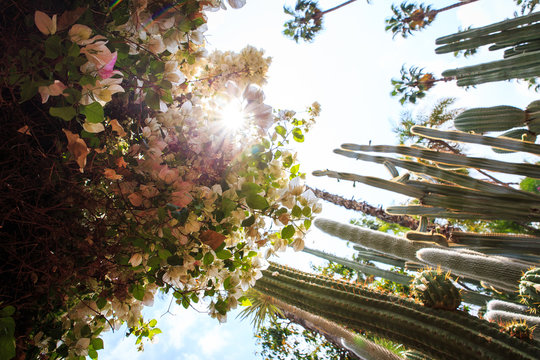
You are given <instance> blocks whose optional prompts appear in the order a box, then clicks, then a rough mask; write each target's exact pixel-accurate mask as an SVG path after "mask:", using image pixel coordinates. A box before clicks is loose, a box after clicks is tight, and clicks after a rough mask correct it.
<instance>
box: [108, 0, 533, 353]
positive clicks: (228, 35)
mask: <svg viewBox="0 0 540 360" xmlns="http://www.w3.org/2000/svg"><path fill="white" fill-rule="evenodd" d="M294 2H295V1H284V0H247V4H246V5H245V6H244V7H243V8H241V9H238V10H234V9H228V10H227V11H219V12H216V13H210V14H209V16H208V27H209V30H208V32H207V33H206V37H207V48H208V50H209V51H211V50H214V49H219V50H233V51H239V50H241V49H242V48H243V47H245V46H246V45H252V46H254V47H256V48H262V49H264V50H265V54H266V55H267V56H271V57H272V65H271V67H270V71H269V73H268V83H267V84H266V85H265V86H264V88H263V90H264V91H265V94H266V101H265V102H266V103H267V104H270V105H272V106H274V107H275V108H279V109H291V110H295V111H297V112H298V113H299V115H301V112H302V111H304V109H305V108H306V107H307V106H309V105H310V104H311V103H313V101H318V102H319V103H320V104H321V106H322V114H321V117H320V118H319V120H318V122H317V124H315V126H314V127H313V128H312V130H311V131H310V132H309V133H308V134H307V135H306V141H305V142H304V143H303V144H301V145H299V146H298V147H297V148H296V150H297V151H298V157H299V160H300V163H301V169H300V170H301V171H302V172H305V173H307V174H308V175H307V178H306V183H307V184H309V185H310V186H312V187H316V188H320V189H325V190H327V191H330V192H332V193H336V194H340V195H343V196H345V197H347V198H351V197H354V198H355V199H357V200H365V201H367V202H368V203H370V204H372V205H381V206H388V205H392V204H399V203H402V202H403V201H405V200H406V198H404V197H402V196H397V195H396V194H394V193H390V192H386V191H383V190H379V189H376V188H372V187H367V186H364V185H361V184H357V185H356V187H353V186H352V184H351V183H348V182H343V181H342V182H339V183H338V182H336V181H335V180H331V179H326V178H316V177H313V176H311V175H310V174H311V172H312V171H314V170H323V169H327V168H329V169H332V170H338V171H345V172H354V173H358V174H361V175H371V176H378V177H382V178H385V179H389V178H390V175H389V174H388V173H387V171H386V170H385V169H384V167H383V166H381V165H376V164H371V163H364V162H358V161H357V162H355V161H353V160H351V159H346V158H343V157H340V156H338V155H335V154H333V153H332V150H333V149H334V148H338V147H339V145H340V144H342V143H346V142H348V143H357V144H367V143H368V142H369V141H371V143H372V144H374V145H389V144H396V143H397V140H396V136H395V134H394V133H392V128H393V126H395V125H396V124H397V122H398V120H399V118H400V113H401V112H402V111H404V110H410V111H412V112H413V113H422V112H424V113H426V112H429V110H430V109H431V108H432V106H433V105H434V104H435V102H436V101H437V99H440V98H442V97H456V98H457V99H458V100H457V102H456V107H459V108H467V107H487V106H495V105H513V106H517V107H521V108H524V107H525V106H526V105H527V104H529V103H530V102H531V101H533V100H537V99H538V98H540V96H539V95H538V94H537V93H534V92H532V91H530V90H528V89H527V87H526V85H525V84H518V83H516V82H515V81H512V82H497V83H493V84H483V85H479V86H478V87H477V88H473V89H470V90H468V91H465V90H464V89H461V88H458V87H457V86H456V85H455V84H454V83H453V82H450V83H446V84H438V85H436V86H435V87H434V88H433V89H431V90H430V91H429V93H428V96H427V97H426V98H425V99H423V100H421V101H420V102H419V103H418V104H417V105H416V106H408V107H405V108H404V107H402V106H401V105H400V104H399V102H398V100H397V99H396V98H392V97H390V95H389V94H390V91H391V84H390V80H391V78H392V77H398V76H399V70H400V69H401V66H402V65H403V64H404V63H405V64H407V65H408V66H410V65H415V66H419V67H424V68H425V69H426V70H429V71H431V72H434V73H435V74H436V75H439V74H440V73H441V72H442V71H443V70H446V69H449V68H455V67H458V66H466V65H472V64H477V63H480V62H483V61H489V60H494V59H498V58H500V57H501V56H502V55H501V54H500V52H495V53H494V52H488V51H487V49H481V51H480V53H479V54H478V55H476V56H474V57H471V58H467V59H464V58H454V57H453V56H452V54H445V55H435V52H434V48H435V39H436V38H438V37H440V36H444V35H448V34H451V33H454V32H456V31H457V30H458V28H465V27H467V26H469V25H474V26H475V27H477V26H482V25H487V24H489V23H492V22H495V21H501V20H504V19H505V18H508V17H512V14H513V12H514V11H516V10H518V7H517V6H515V3H514V1H512V0H496V1H488V0H481V1H478V2H475V3H472V4H469V5H466V6H462V7H461V8H459V9H457V10H451V11H449V12H447V13H442V14H440V15H439V16H438V18H437V19H436V20H435V22H434V23H433V25H432V26H430V27H428V28H427V29H425V30H424V31H422V32H420V33H416V34H415V35H414V36H412V37H410V38H409V39H401V38H398V37H396V39H395V40H392V36H391V34H389V33H386V32H385V31H384V20H385V18H387V17H388V16H389V15H390V4H391V2H390V1H383V0H373V1H371V2H372V4H370V5H368V4H367V3H366V2H365V1H363V0H359V1H357V2H355V3H353V4H351V5H348V6H346V7H344V8H342V9H339V10H337V11H335V12H332V13H329V14H328V15H327V16H325V19H324V30H323V31H322V33H321V34H319V35H318V36H317V37H316V38H315V41H314V42H313V43H308V44H306V43H300V44H296V43H295V42H294V41H292V40H289V39H287V38H285V37H284V36H283V35H282V33H281V31H282V27H283V23H284V21H286V20H287V17H286V15H285V14H284V13H283V10H282V8H283V5H284V3H287V4H291V5H292V4H294ZM341 2H342V0H320V2H319V4H320V7H321V8H322V9H323V10H324V9H328V8H331V7H333V6H335V5H338V4H340V3H341ZM454 2H457V0H450V1H441V0H440V1H433V3H435V4H434V6H433V7H434V8H437V7H443V6H446V5H450V4H452V3H454ZM396 3H397V2H396ZM427 3H430V2H427ZM486 155H489V154H488V153H486ZM509 159H510V158H509ZM503 160H504V159H503ZM323 205H324V206H323V212H322V214H321V215H320V216H321V217H327V218H331V219H333V220H337V221H342V222H347V221H348V220H349V219H351V218H354V217H355V213H354V212H350V211H347V210H344V209H340V208H337V207H336V206H333V205H330V204H323ZM306 244H307V246H309V247H314V248H318V249H322V250H327V251H332V252H334V253H338V254H341V255H343V254H345V255H347V254H349V255H350V253H351V251H352V250H351V249H349V248H348V247H347V245H346V244H345V243H343V242H342V241H340V240H337V239H335V238H331V237H329V236H327V235H326V234H324V233H322V232H320V231H318V230H317V229H316V228H313V229H312V230H311V231H310V232H309V233H308V237H307V241H306ZM272 260H275V261H278V262H281V263H284V264H288V265H291V266H294V267H297V268H299V269H302V270H309V268H310V263H317V264H321V263H322V261H321V260H320V259H317V258H315V257H312V256H310V255H307V254H303V253H300V254H298V253H286V254H283V255H281V256H280V258H279V259H272ZM169 304H170V299H169V298H163V299H158V300H157V301H156V303H155V304H154V306H153V307H151V308H147V309H145V312H144V313H145V317H146V318H147V319H151V318H156V319H157V320H158V327H159V328H160V329H161V330H162V331H163V334H160V335H158V338H159V341H158V343H156V344H147V345H146V346H145V351H144V352H143V353H140V352H137V350H136V347H135V345H134V343H135V339H134V338H126V337H125V336H124V330H123V329H122V330H120V331H116V332H115V333H114V334H112V333H109V334H107V335H106V336H105V339H104V340H105V349H104V350H102V351H100V352H99V358H100V359H105V360H109V359H111V360H112V359H130V360H138V359H144V360H154V359H160V360H161V359H171V360H199V359H201V360H202V359H205V360H214V359H215V360H222V359H224V360H227V359H239V360H243V359H256V358H258V357H257V356H256V355H255V351H256V350H257V348H256V345H255V338H254V337H253V332H252V328H251V325H250V324H249V322H248V321H244V322H240V321H239V320H237V319H235V316H236V312H233V313H232V314H229V316H228V321H227V323H226V324H219V323H218V322H217V320H214V319H211V318H210V317H209V316H207V315H206V314H204V313H198V312H197V311H195V310H192V309H190V310H185V309H183V308H182V307H176V306H172V307H171V309H170V312H171V313H173V314H175V315H171V314H168V313H167V314H165V313H166V312H167V309H168V307H169ZM173 305H174V304H173ZM164 314H165V315H164Z"/></svg>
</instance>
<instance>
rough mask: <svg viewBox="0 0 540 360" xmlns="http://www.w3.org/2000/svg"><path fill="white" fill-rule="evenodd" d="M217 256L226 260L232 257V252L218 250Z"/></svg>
mask: <svg viewBox="0 0 540 360" xmlns="http://www.w3.org/2000/svg"><path fill="white" fill-rule="evenodd" d="M216 256H217V257H218V259H221V260H225V259H230V258H231V257H232V253H231V252H230V251H229V250H220V251H218V252H216Z"/></svg>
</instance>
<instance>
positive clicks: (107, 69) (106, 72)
mask: <svg viewBox="0 0 540 360" xmlns="http://www.w3.org/2000/svg"><path fill="white" fill-rule="evenodd" d="M117 57H118V54H117V52H116V51H115V52H113V53H112V57H111V59H110V60H109V62H108V63H107V64H105V66H103V67H102V68H101V69H99V70H98V74H99V76H101V78H102V79H108V78H110V77H111V76H113V73H114V71H113V68H114V64H115V63H116V58H117Z"/></svg>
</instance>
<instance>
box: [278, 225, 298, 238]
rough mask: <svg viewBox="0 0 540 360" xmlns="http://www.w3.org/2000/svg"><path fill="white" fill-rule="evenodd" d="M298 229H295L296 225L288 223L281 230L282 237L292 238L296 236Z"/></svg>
mask: <svg viewBox="0 0 540 360" xmlns="http://www.w3.org/2000/svg"><path fill="white" fill-rule="evenodd" d="M295 232H296V231H295V230H294V226H292V225H287V226H285V227H284V228H283V229H282V230H281V238H282V239H290V238H292V237H293V236H294V233H295Z"/></svg>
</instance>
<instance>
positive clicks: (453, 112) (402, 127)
mask: <svg viewBox="0 0 540 360" xmlns="http://www.w3.org/2000/svg"><path fill="white" fill-rule="evenodd" d="M455 102H456V99H455V98H442V99H439V100H437V102H436V103H435V105H434V106H433V109H432V110H431V111H430V113H429V114H427V115H426V114H422V113H421V114H418V115H416V117H415V118H413V117H412V114H411V113H410V112H403V113H402V115H401V118H400V120H399V123H398V124H397V126H396V127H394V129H393V132H394V133H396V134H397V135H398V139H399V143H400V144H402V145H404V144H419V145H422V146H426V147H429V148H433V147H434V146H436V145H437V144H436V143H434V142H433V141H432V140H431V139H428V138H424V137H422V136H418V135H416V134H413V133H412V132H411V128H412V127H413V126H414V125H420V126H428V127H437V128H438V127H440V126H442V125H443V124H446V123H448V122H449V121H452V120H454V118H455V117H456V116H457V114H459V112H460V111H461V109H451V108H450V107H451V106H452V105H453V104H454V103H455Z"/></svg>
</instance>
